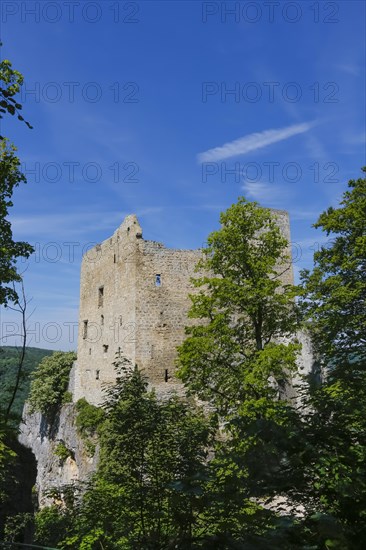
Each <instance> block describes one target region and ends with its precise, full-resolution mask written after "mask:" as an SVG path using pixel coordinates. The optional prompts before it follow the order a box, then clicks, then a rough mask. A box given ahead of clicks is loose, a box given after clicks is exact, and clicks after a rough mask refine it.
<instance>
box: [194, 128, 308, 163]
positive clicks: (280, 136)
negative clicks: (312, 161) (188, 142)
mask: <svg viewBox="0 0 366 550" xmlns="http://www.w3.org/2000/svg"><path fill="white" fill-rule="evenodd" d="M313 126H314V122H302V123H301V124H293V125H292V126H286V127H285V128H277V129H275V130H264V131H263V132H256V133H254V134H249V135H247V136H244V137H242V138H239V139H236V140H235V141H230V142H229V143H225V144H224V145H222V146H221V147H215V148H214V149H209V150H208V151H205V152H204V153H200V154H199V155H198V161H199V162H216V161H218V160H223V159H227V158H230V157H236V156H238V155H246V154H247V153H250V152H251V151H256V150H257V149H262V148H263V147H267V146H268V145H271V144H272V143H277V142H278V141H283V140H285V139H288V138H290V137H292V136H296V135H298V134H303V133H304V132H308V131H309V130H310V128H312V127H313Z"/></svg>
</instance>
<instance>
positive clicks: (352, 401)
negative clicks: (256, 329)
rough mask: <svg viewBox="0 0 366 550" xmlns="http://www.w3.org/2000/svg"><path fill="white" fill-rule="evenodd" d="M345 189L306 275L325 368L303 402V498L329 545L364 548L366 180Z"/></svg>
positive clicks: (307, 302)
mask: <svg viewBox="0 0 366 550" xmlns="http://www.w3.org/2000/svg"><path fill="white" fill-rule="evenodd" d="M363 171H364V172H366V168H364V169H363ZM348 188H349V189H348V190H347V191H346V192H345V193H344V195H343V199H342V201H341V202H340V206H339V207H338V208H333V207H331V208H328V210H327V211H326V212H323V213H322V214H321V216H320V217H319V220H318V221H317V222H316V224H315V227H317V228H321V229H322V230H323V231H324V232H325V233H326V235H327V236H329V237H331V240H330V241H329V243H328V244H327V245H324V246H323V247H322V248H321V249H320V250H319V251H318V252H316V253H315V254H314V264H315V265H314V269H313V271H312V272H309V271H304V272H303V273H302V279H303V286H304V296H303V307H304V310H305V315H306V317H307V320H308V325H309V330H310V331H311V333H312V336H313V342H314V346H315V350H316V352H317V357H318V360H319V362H320V364H321V366H322V368H323V381H322V383H321V385H320V386H319V387H317V388H315V389H313V391H310V394H309V395H307V396H305V399H304V405H305V408H304V426H305V433H306V436H307V442H308V449H309V452H308V453H307V454H306V456H305V457H304V458H305V461H304V465H305V471H306V472H307V477H308V479H309V480H310V483H309V484H308V487H307V489H308V490H307V492H304V498H305V497H307V498H308V499H309V500H312V501H313V502H315V503H316V506H315V507H314V512H316V513H317V514H318V515H317V516H316V518H318V520H319V521H315V520H314V521H313V528H312V532H313V533H314V532H316V530H317V529H318V524H319V522H323V524H324V518H326V521H327V522H328V526H329V528H330V529H331V530H332V532H333V534H332V536H330V535H329V532H328V535H329V536H328V539H329V541H330V542H328V546H327V547H330V545H331V544H333V547H337V548H342V549H346V548H349V549H351V548H352V549H358V548H359V549H361V548H364V547H365V544H366V514H365V510H366V466H365V465H366V307H365V306H366V303H365V299H366V178H360V179H358V180H350V181H349V183H348ZM310 390H311V388H310ZM328 531H329V529H328ZM323 538H324V537H323ZM324 544H326V542H325V543H324ZM319 548H323V546H319Z"/></svg>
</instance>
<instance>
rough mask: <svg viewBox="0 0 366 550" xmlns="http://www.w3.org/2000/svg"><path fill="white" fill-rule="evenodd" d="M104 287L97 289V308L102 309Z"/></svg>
mask: <svg viewBox="0 0 366 550" xmlns="http://www.w3.org/2000/svg"><path fill="white" fill-rule="evenodd" d="M103 299H104V286H100V287H99V288H98V307H103Z"/></svg>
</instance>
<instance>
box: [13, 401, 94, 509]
mask: <svg viewBox="0 0 366 550" xmlns="http://www.w3.org/2000/svg"><path fill="white" fill-rule="evenodd" d="M75 419H76V409H75V405H74V404H71V403H70V404H66V405H63V407H62V408H61V410H60V412H59V414H58V415H57V417H56V418H55V420H54V422H53V423H52V425H50V424H49V423H48V422H47V420H46V418H45V417H44V416H43V415H42V414H41V413H30V412H29V407H28V405H27V404H26V405H25V407H24V411H23V419H22V423H21V425H20V434H19V442H20V443H21V444H22V445H24V447H27V448H29V449H31V451H32V453H33V454H34V456H35V459H36V462H37V478H36V485H35V488H36V490H37V492H38V501H39V505H40V506H41V507H42V506H46V505H48V504H51V503H52V499H51V498H50V497H48V496H47V492H48V491H49V490H50V489H52V488H58V489H60V488H62V487H63V486H65V485H72V484H76V483H77V482H79V481H86V480H87V479H88V477H89V476H90V475H91V474H92V473H93V472H94V471H95V469H96V465H97V462H98V448H97V449H96V452H95V454H94V456H89V454H88V452H89V453H90V450H89V447H88V446H87V445H86V444H85V441H84V440H83V439H82V438H81V437H80V436H79V434H78V433H77V430H76V426H75ZM60 447H61V448H62V449H64V453H65V454H68V456H67V457H60V456H59V454H57V451H58V449H60Z"/></svg>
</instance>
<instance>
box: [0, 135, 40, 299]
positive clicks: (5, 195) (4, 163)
mask: <svg viewBox="0 0 366 550" xmlns="http://www.w3.org/2000/svg"><path fill="white" fill-rule="evenodd" d="M15 151H16V148H15V147H14V146H13V145H9V143H8V142H7V140H5V139H4V140H2V141H0V250H1V254H0V305H1V304H5V305H6V304H7V303H8V302H9V301H12V302H17V300H18V295H17V293H16V291H15V288H14V285H13V283H14V282H17V281H20V280H21V275H20V274H19V272H18V269H17V266H16V261H17V259H19V258H22V257H23V258H28V257H29V256H30V254H32V252H33V247H32V246H31V245H30V244H28V243H26V242H21V241H19V242H15V241H14V239H13V233H12V228H11V223H10V221H9V220H8V219H7V216H8V214H9V208H11V207H12V206H13V202H12V200H11V197H12V195H13V192H14V189H15V188H16V187H18V185H19V184H20V183H25V182H26V179H25V176H24V174H22V172H21V171H20V160H19V158H18V157H17V156H16V155H15Z"/></svg>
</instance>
